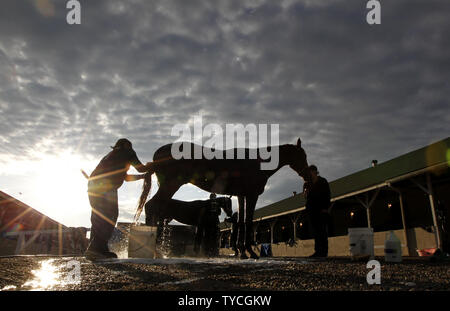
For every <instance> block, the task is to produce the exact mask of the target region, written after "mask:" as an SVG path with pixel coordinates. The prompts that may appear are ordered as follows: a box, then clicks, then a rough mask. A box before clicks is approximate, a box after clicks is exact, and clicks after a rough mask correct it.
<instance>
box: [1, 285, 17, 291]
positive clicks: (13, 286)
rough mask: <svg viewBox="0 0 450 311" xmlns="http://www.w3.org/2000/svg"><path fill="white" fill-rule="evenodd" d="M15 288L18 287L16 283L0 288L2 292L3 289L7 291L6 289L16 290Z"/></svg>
mask: <svg viewBox="0 0 450 311" xmlns="http://www.w3.org/2000/svg"><path fill="white" fill-rule="evenodd" d="M15 289H17V286H15V285H6V286H5V287H3V288H2V289H0V292H1V291H6V290H15Z"/></svg>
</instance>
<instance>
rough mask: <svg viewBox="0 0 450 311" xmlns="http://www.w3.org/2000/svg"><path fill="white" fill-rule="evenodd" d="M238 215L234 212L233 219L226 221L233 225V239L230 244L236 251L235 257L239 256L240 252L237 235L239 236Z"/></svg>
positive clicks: (229, 218)
mask: <svg viewBox="0 0 450 311" xmlns="http://www.w3.org/2000/svg"><path fill="white" fill-rule="evenodd" d="M237 220H238V213H237V212H234V213H233V215H232V216H231V217H228V218H225V221H226V222H228V223H230V224H231V237H230V244H231V248H232V249H233V251H234V257H237V256H239V250H238V248H237V235H238V221H237Z"/></svg>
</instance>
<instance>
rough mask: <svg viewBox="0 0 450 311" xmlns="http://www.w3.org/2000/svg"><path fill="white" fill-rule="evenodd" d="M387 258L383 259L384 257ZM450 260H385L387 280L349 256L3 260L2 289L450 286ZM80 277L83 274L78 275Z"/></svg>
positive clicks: (228, 288)
mask: <svg viewBox="0 0 450 311" xmlns="http://www.w3.org/2000/svg"><path fill="white" fill-rule="evenodd" d="M379 260H380V261H381V262H382V259H381V258H380V259H379ZM449 267H450V263H448V262H443V263H435V264H433V263H430V262H426V261H423V260H405V261H404V262H403V263H400V264H395V265H392V264H391V265H389V264H383V262H382V280H383V281H382V284H381V285H372V286H369V285H368V284H367V280H366V276H367V273H368V270H367V267H366V263H363V262H359V263H358V262H352V261H351V260H350V259H348V258H329V259H327V260H322V261H315V260H309V259H305V258H261V259H260V260H252V259H249V260H239V259H234V258H228V257H220V258H211V259H207V258H167V259H134V258H130V259H113V260H104V261H100V262H95V263H93V262H90V261H88V260H86V259H85V258H84V257H34V256H27V257H8V258H0V289H1V290H2V291H11V290H12V291H14V290H26V291H28V290H32V291H46V290H88V291H92V290H151V291H153V290H156V291H158V290H179V291H186V290H187V291H189V290H207V291H214V290H221V291H224V290H269V291H270V290H301V291H303V290H449V289H450V269H449ZM77 277H78V278H77Z"/></svg>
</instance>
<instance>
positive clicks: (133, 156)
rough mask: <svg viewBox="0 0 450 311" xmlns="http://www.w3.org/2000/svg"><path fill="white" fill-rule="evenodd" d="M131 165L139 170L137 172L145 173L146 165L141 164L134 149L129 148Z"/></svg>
mask: <svg viewBox="0 0 450 311" xmlns="http://www.w3.org/2000/svg"><path fill="white" fill-rule="evenodd" d="M130 163H131V165H133V167H134V168H135V169H136V170H137V171H138V172H139V173H146V172H147V170H148V169H147V167H146V166H145V165H144V164H142V162H141V161H140V160H139V159H138V157H137V155H136V152H135V151H134V150H131V159H130Z"/></svg>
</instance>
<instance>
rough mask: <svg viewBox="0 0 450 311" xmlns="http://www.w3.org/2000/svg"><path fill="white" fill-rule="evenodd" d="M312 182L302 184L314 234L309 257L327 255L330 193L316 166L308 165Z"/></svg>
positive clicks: (326, 182)
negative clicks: (312, 246) (312, 252)
mask: <svg viewBox="0 0 450 311" xmlns="http://www.w3.org/2000/svg"><path fill="white" fill-rule="evenodd" d="M309 171H310V173H311V178H312V181H311V182H312V183H311V184H307V183H305V184H304V189H303V192H304V194H305V197H306V211H307V214H308V218H309V222H310V224H311V227H312V231H313V236H314V251H315V252H314V254H313V255H311V256H310V257H327V256H328V218H329V214H328V208H329V207H330V200H331V193H330V186H329V184H328V181H327V180H326V179H325V178H323V177H321V176H319V172H318V171H317V166H315V165H310V166H309Z"/></svg>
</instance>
